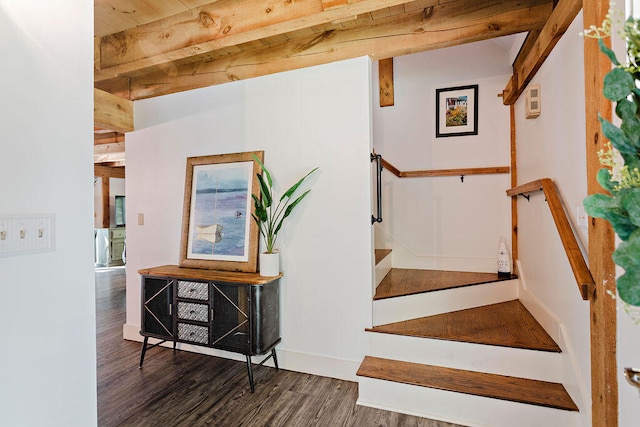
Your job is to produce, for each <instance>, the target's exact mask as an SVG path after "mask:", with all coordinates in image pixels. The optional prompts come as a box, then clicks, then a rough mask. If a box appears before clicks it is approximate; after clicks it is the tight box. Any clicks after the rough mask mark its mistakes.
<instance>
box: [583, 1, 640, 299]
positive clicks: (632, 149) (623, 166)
mask: <svg viewBox="0 0 640 427" xmlns="http://www.w3.org/2000/svg"><path fill="white" fill-rule="evenodd" d="M638 23H639V22H638V20H635V19H633V18H629V19H628V20H627V21H626V22H625V23H624V26H623V28H622V32H623V35H624V36H625V39H626V46H627V61H628V63H627V64H620V62H619V61H618V60H617V59H616V56H615V54H614V52H613V51H612V50H611V49H609V48H608V47H607V46H605V44H604V43H603V41H602V39H603V38H604V37H608V36H610V35H611V12H610V13H609V14H608V15H607V18H606V19H605V21H604V22H603V24H602V28H595V26H592V27H591V28H590V29H589V30H587V31H585V35H586V36H588V37H594V38H597V39H598V45H599V46H600V51H601V52H603V53H604V54H605V55H607V57H608V58H609V59H610V60H611V62H612V63H613V64H614V66H615V67H614V68H613V69H612V70H611V71H610V72H609V73H607V75H606V76H605V78H604V89H603V94H604V96H605V97H606V98H607V99H609V100H611V101H613V102H615V103H616V108H615V111H616V115H617V116H618V117H619V118H620V120H621V122H620V123H621V124H620V126H616V125H614V124H613V123H611V122H609V121H607V120H605V119H603V118H600V123H601V126H602V132H603V134H604V135H605V136H606V137H607V138H608V139H609V140H610V141H611V142H610V143H609V144H608V145H607V149H606V150H603V151H601V152H600V153H598V155H599V158H600V162H601V163H602V164H603V166H605V167H604V168H602V169H600V171H599V172H598V175H597V179H598V183H599V184H600V186H601V187H602V188H603V189H604V190H606V191H607V192H608V193H609V194H592V195H590V196H588V197H587V198H586V199H585V200H584V207H585V210H586V211H587V213H588V214H589V215H591V216H592V217H596V218H604V219H605V220H607V221H608V222H609V223H611V226H612V227H613V230H614V231H615V233H616V234H617V235H618V237H620V239H621V240H622V242H621V243H620V244H619V245H618V247H617V248H616V250H615V251H614V253H613V261H614V262H615V263H616V264H617V265H619V266H620V267H622V268H623V269H624V274H623V275H622V276H620V277H619V278H618V279H617V281H616V287H617V290H618V295H619V296H620V298H621V299H622V300H623V301H625V302H626V303H628V304H631V305H634V306H640V111H639V107H640V88H638V81H639V80H640V68H639V67H640V31H639V29H638ZM612 147H613V148H614V149H615V151H614V150H613V148H612Z"/></svg>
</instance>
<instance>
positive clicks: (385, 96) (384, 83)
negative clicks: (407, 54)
mask: <svg viewBox="0 0 640 427" xmlns="http://www.w3.org/2000/svg"><path fill="white" fill-rule="evenodd" d="M378 80H379V81H380V106H381V107H391V106H392V105H393V104H394V96H393V58H389V59H381V60H380V61H378Z"/></svg>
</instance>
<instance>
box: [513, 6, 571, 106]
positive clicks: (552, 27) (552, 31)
mask: <svg viewBox="0 0 640 427" xmlns="http://www.w3.org/2000/svg"><path fill="white" fill-rule="evenodd" d="M580 9H582V1H581V0H559V1H558V2H557V5H556V6H555V8H554V9H553V12H552V13H551V16H550V17H549V20H548V21H547V23H546V24H545V26H544V27H543V28H542V30H541V31H540V34H539V35H538V37H537V38H536V39H535V41H534V42H533V44H532V45H531V46H529V48H528V50H524V49H523V50H521V51H520V54H518V58H516V61H515V62H514V69H513V76H511V79H510V80H509V82H508V83H507V86H506V87H505V89H504V91H503V98H502V102H503V103H504V104H505V105H510V104H514V103H515V102H516V101H517V100H518V98H519V97H520V95H521V94H522V92H523V91H524V89H525V88H526V87H527V85H528V84H529V82H530V81H531V80H532V79H533V77H534V76H535V75H536V73H537V72H538V70H539V69H540V67H541V66H542V64H543V63H544V61H545V60H546V59H547V56H549V54H550V53H551V51H552V50H553V48H554V47H555V45H556V44H557V43H558V41H559V40H560V38H561V37H562V35H563V34H564V33H565V32H566V31H567V28H569V25H571V23H572V22H573V20H574V19H575V17H576V15H578V12H580ZM521 55H522V57H521Z"/></svg>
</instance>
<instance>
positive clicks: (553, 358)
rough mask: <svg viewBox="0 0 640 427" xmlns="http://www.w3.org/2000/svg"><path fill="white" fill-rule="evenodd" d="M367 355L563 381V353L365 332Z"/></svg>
mask: <svg viewBox="0 0 640 427" xmlns="http://www.w3.org/2000/svg"><path fill="white" fill-rule="evenodd" d="M367 334H368V336H369V353H368V355H369V356H375V357H381V358H384V359H393V360H402V361H405V362H413V363H421V364H425V365H435V366H444V367H448V368H457V369H466V370H471V371H480V372H488V373H493V374H500V375H509V376H514V377H521V378H530V379H537V380H543V381H551V382H561V381H562V362H563V360H562V357H563V354H562V353H550V352H544V351H534V350H524V349H518V348H509V347H498V346H490V345H481V344H473V343H465V342H456V341H445V340H437V339H428V338H418V337H409V336H402V335H391V334H382V333H376V332H367Z"/></svg>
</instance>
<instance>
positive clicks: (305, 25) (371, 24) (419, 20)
mask: <svg viewBox="0 0 640 427" xmlns="http://www.w3.org/2000/svg"><path fill="white" fill-rule="evenodd" d="M249 3H251V4H252V5H253V7H252V8H249ZM261 3H262V2H261V1H251V2H250V1H248V0H242V1H236V2H226V1H221V2H219V3H215V4H209V5H206V6H203V7H202V8H199V9H197V11H198V12H197V14H195V12H193V11H190V12H189V17H190V18H188V17H187V15H186V14H179V15H176V16H174V17H170V18H166V19H163V20H161V21H158V22H152V23H150V24H147V25H143V26H140V27H137V28H135V29H131V30H126V31H123V32H121V33H118V34H116V35H114V36H113V37H111V36H108V37H104V38H103V39H102V41H101V43H100V46H101V54H100V59H99V61H100V62H101V65H100V68H101V69H100V70H97V71H96V87H100V88H102V89H104V90H108V91H110V92H112V93H115V94H118V95H119V96H122V97H127V98H129V99H132V100H135V99H142V98H148V97H153V96H159V95H164V94H169V93H174V92H180V91H184V90H190V89H195V88H200V87H206V86H211V85H216V84H221V83H226V82H230V81H234V80H240V79H247V78H251V77H257V76H262V75H266V74H271V73H276V72H280V71H287V70H292V69H298V68H303V67H308V66H313V65H320V64H325V63H329V62H333V61H338V60H344V59H350V58H355V57H359V56H364V55H368V56H371V57H372V58H374V59H385V58H391V57H394V56H398V55H404V54H409V53H415V52H421V51H426V50H431V49H438V48H442V47H448V46H454V45H458V44H462V43H468V42H473V41H479V40H485V39H489V38H493V37H499V36H504V35H509V34H515V33H519V32H526V31H532V30H538V29H540V28H542V27H543V26H544V24H545V22H546V21H547V19H548V18H549V15H550V14H551V11H552V0H505V1H501V2H495V1H490V0H475V1H473V0H454V1H449V2H445V1H442V0H440V1H437V0H419V1H414V2H408V3H404V2H402V1H386V0H377V1H373V0H351V1H350V2H348V1H347V2H344V1H337V2H336V1H332V2H327V1H326V0H325V1H324V2H323V1H322V0H313V1H311V0H307V1H306V2H303V3H302V2H294V3H293V4H294V5H299V4H301V5H300V6H297V8H293V9H286V7H285V6H280V8H285V9H284V10H285V11H286V12H287V13H284V12H283V11H282V10H280V8H275V7H273V6H268V7H266V5H267V3H268V4H271V5H272V4H273V2H265V7H266V8H262V9H259V8H257V7H256V4H261ZM323 3H325V7H326V6H327V5H328V4H329V3H341V5H337V6H336V7H334V8H331V9H328V10H327V11H322V7H323ZM402 3H404V4H402ZM216 5H217V6H219V7H220V8H222V6H224V9H220V10H224V11H225V13H221V12H220V10H218V9H216ZM302 5H304V7H303V6H302ZM268 8H271V9H272V10H271V11H270V12H268V13H267V12H266V10H267V9H268ZM256 10H258V11H259V12H256ZM232 11H235V12H236V14H244V15H241V16H244V17H245V19H244V20H239V19H235V18H236V16H240V15H235V16H234V17H233V18H234V19H233V20H232V16H231V15H229V14H230V13H231V12H232ZM202 13H204V14H205V15H207V16H209V17H211V19H213V22H209V21H208V20H207V19H205V18H206V17H205V18H203V15H201V14H202ZM354 14H356V15H357V17H356V18H355V19H353V15H354ZM225 17H226V18H227V19H226V20H225V19H224V18H225ZM347 17H348V18H350V20H348V21H345V22H340V23H332V22H331V21H332V20H333V21H335V20H336V19H339V18H347ZM202 19H205V21H206V22H209V25H210V27H211V30H210V31H208V32H207V31H205V29H204V27H203V25H204V24H203V23H202ZM231 23H233V25H231ZM310 23H311V24H312V25H310ZM224 24H227V25H224ZM227 27H231V28H229V29H228V31H227V32H226V33H224V30H225V28H227ZM254 27H256V28H254ZM187 29H188V31H187ZM163 34H165V35H166V37H163V36H162V35H163ZM205 34H208V36H206V37H205ZM267 35H269V37H266V38H265V36H267ZM241 41H242V42H241ZM240 42H241V43H240ZM238 43H239V44H238ZM147 44H149V45H151V44H153V45H154V47H153V48H151V47H148V46H147ZM150 49H152V50H150ZM145 55H146V56H145ZM115 76H118V77H115Z"/></svg>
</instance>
